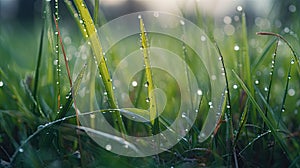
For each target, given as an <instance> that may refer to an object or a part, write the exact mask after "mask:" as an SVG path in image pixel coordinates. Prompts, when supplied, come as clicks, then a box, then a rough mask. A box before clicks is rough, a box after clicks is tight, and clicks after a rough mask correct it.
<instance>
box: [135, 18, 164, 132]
mask: <svg viewBox="0 0 300 168" xmlns="http://www.w3.org/2000/svg"><path fill="white" fill-rule="evenodd" d="M139 19H140V31H141V45H142V48H143V56H144V63H145V72H146V80H147V82H146V86H147V90H148V100H147V101H148V102H149V106H150V107H149V108H150V122H151V124H152V125H153V126H154V127H156V128H154V129H158V127H157V125H156V126H155V123H156V124H158V119H157V116H158V112H157V105H156V98H155V92H154V89H155V88H154V83H153V79H152V70H151V63H150V51H149V44H148V38H147V36H146V31H145V26H144V22H143V19H142V17H141V16H139ZM157 131H159V130H157Z"/></svg>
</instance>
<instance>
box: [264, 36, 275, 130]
mask: <svg viewBox="0 0 300 168" xmlns="http://www.w3.org/2000/svg"><path fill="white" fill-rule="evenodd" d="M278 45H279V40H278V39H277V40H276V46H275V51H274V54H273V58H272V66H271V72H270V82H269V86H268V93H267V98H266V99H267V103H268V104H269V101H270V94H271V89H272V83H273V77H274V68H275V61H276V56H277V49H278ZM265 114H266V117H268V110H267V109H266V110H265ZM264 128H265V123H263V130H264Z"/></svg>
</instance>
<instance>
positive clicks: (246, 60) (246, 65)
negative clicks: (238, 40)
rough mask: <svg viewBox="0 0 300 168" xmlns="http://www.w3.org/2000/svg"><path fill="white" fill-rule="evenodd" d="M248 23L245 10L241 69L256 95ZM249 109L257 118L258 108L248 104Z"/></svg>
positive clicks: (252, 116) (254, 117) (253, 119)
mask: <svg viewBox="0 0 300 168" xmlns="http://www.w3.org/2000/svg"><path fill="white" fill-rule="evenodd" d="M247 32H248V31H247V24H246V14H245V12H242V43H243V47H242V65H243V67H242V68H243V69H241V72H243V73H242V74H243V76H242V77H243V79H244V81H245V83H246V85H247V86H248V87H249V90H250V92H251V94H252V95H254V88H253V83H252V77H251V68H250V65H251V63H250V55H249V45H248V34H247ZM249 103H250V101H249ZM248 108H249V109H251V110H252V113H251V119H252V121H255V120H256V112H255V111H256V109H255V108H254V107H253V106H252V105H251V104H249V106H248Z"/></svg>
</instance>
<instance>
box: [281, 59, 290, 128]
mask: <svg viewBox="0 0 300 168" xmlns="http://www.w3.org/2000/svg"><path fill="white" fill-rule="evenodd" d="M291 69H292V64H291V63H290V65H289V70H288V75H287V78H286V84H285V89H284V94H283V99H282V103H281V111H280V112H279V117H278V120H277V128H278V127H279V122H280V120H281V115H282V114H281V113H283V112H284V111H285V100H286V96H287V92H288V89H289V83H290V80H291Z"/></svg>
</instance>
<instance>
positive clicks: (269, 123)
mask: <svg viewBox="0 0 300 168" xmlns="http://www.w3.org/2000/svg"><path fill="white" fill-rule="evenodd" d="M232 72H233V74H234V76H235V78H236V79H237V80H238V82H239V84H240V86H241V87H242V88H243V90H244V91H245V92H246V94H247V95H248V97H249V100H250V101H251V102H252V103H253V105H254V106H255V108H256V109H257V111H258V113H259V115H260V117H261V118H262V119H263V121H264V122H265V123H266V125H267V127H268V128H269V129H270V132H271V134H272V135H273V137H274V138H275V140H276V141H277V142H278V143H279V145H280V147H281V149H282V150H283V151H284V154H285V155H287V157H288V159H289V160H290V161H293V160H294V159H295V156H294V154H293V153H292V152H291V151H289V148H288V147H287V144H286V142H285V141H284V140H283V137H282V136H280V135H279V134H278V133H277V130H276V120H275V119H273V118H270V117H269V118H267V117H266V115H265V114H264V111H263V110H262V109H261V107H260V106H259V104H258V102H257V100H256V99H255V98H254V95H252V94H251V92H250V90H249V89H248V87H247V86H246V85H245V83H244V82H243V80H242V79H241V78H240V77H239V76H238V75H237V73H236V72H235V71H234V70H232ZM267 107H269V106H267ZM268 110H270V111H271V109H268Z"/></svg>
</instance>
